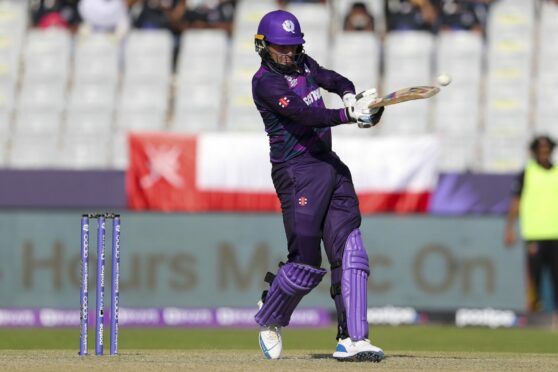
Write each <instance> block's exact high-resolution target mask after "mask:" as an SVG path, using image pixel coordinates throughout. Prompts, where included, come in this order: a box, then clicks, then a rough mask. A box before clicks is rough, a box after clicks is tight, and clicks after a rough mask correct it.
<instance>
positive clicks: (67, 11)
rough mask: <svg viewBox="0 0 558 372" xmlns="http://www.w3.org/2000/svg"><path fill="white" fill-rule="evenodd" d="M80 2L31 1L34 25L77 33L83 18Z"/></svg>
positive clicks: (74, 0) (73, 0) (71, 0)
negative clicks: (79, 8)
mask: <svg viewBox="0 0 558 372" xmlns="http://www.w3.org/2000/svg"><path fill="white" fill-rule="evenodd" d="M78 1H79V0H31V2H30V3H29V9H30V11H31V20H32V22H33V25H34V26H36V27H39V28H48V27H61V28H66V29H70V30H71V31H76V30H77V28H78V26H79V23H80V22H81V18H80V16H79V12H78V9H77V7H78Z"/></svg>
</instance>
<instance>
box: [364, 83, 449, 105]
mask: <svg viewBox="0 0 558 372" xmlns="http://www.w3.org/2000/svg"><path fill="white" fill-rule="evenodd" d="M439 91H440V88H438V87H433V86H426V85H425V86H416V87H410V88H404V89H399V90H396V91H395V92H391V93H390V94H388V95H385V96H383V97H380V98H378V99H377V100H375V101H374V102H372V103H370V104H369V105H368V108H371V109H372V108H378V107H383V106H389V105H395V104H396V103H402V102H407V101H413V100H416V99H426V98H430V97H432V96H434V95H436V94H438V92H439Z"/></svg>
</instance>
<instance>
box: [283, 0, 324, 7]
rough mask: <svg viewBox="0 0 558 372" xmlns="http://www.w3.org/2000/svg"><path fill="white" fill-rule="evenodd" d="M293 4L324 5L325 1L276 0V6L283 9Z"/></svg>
mask: <svg viewBox="0 0 558 372" xmlns="http://www.w3.org/2000/svg"><path fill="white" fill-rule="evenodd" d="M295 3H321V4H325V3H326V0H277V5H278V6H279V7H280V8H284V7H285V6H287V5H289V4H295Z"/></svg>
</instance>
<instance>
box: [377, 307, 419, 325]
mask: <svg viewBox="0 0 558 372" xmlns="http://www.w3.org/2000/svg"><path fill="white" fill-rule="evenodd" d="M366 318H367V320H368V323H370V324H389V325H401V324H416V323H419V322H420V316H419V314H418V312H417V311H416V310H415V309H414V308H412V307H393V306H385V307H373V308H368V311H367V314H366Z"/></svg>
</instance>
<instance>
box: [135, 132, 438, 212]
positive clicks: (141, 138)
mask: <svg viewBox="0 0 558 372" xmlns="http://www.w3.org/2000/svg"><path fill="white" fill-rule="evenodd" d="M129 148H130V167H129V169H128V173H127V193H128V201H129V207H130V208H132V209H135V210H158V211H190V212H200V211H215V212H216V211H227V212H269V211H279V210H280V206H279V202H278V199H277V196H276V195H275V190H274V189H273V184H272V182H271V164H270V163H269V147H268V143H267V138H266V137H265V136H264V135H263V134H261V133H208V134H200V135H197V136H188V135H181V134H176V133H172V134H170V133H141V134H139V133H136V134H131V135H130V137H129ZM334 150H335V151H336V152H337V154H339V156H340V157H341V159H342V160H343V161H344V162H345V163H346V164H347V165H348V166H349V168H350V169H351V173H352V176H353V181H354V184H355V188H356V190H357V193H358V195H359V201H360V207H361V211H362V213H379V212H395V213H419V212H425V211H426V210H427V207H428V201H429V198H430V194H431V191H432V190H433V188H434V187H435V184H436V179H437V173H436V160H437V153H438V146H437V141H436V139H435V138H434V137H431V136H424V137H414V138H401V137H397V138H355V137H350V138H349V137H337V138H335V139H334Z"/></svg>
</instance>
